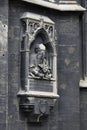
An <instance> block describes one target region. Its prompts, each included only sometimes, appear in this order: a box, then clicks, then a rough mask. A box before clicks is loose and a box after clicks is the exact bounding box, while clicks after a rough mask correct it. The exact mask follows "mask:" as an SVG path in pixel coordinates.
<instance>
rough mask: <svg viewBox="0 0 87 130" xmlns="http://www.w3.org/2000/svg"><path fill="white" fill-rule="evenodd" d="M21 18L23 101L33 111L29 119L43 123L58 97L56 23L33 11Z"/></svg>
mask: <svg viewBox="0 0 87 130" xmlns="http://www.w3.org/2000/svg"><path fill="white" fill-rule="evenodd" d="M21 20H22V27H21V29H22V30H21V36H22V41H21V91H19V93H18V96H20V100H19V104H20V108H21V109H22V110H23V111H24V112H28V113H29V114H30V115H29V117H30V118H29V120H31V119H32V120H33V117H34V120H35V122H40V119H42V117H47V116H48V115H49V113H50V109H52V108H53V106H54V103H55V100H54V99H56V98H57V97H58V95H57V65H56V64H57V55H56V44H55V40H56V35H55V24H54V22H53V21H52V20H51V19H49V18H48V17H45V16H40V15H36V14H32V13H24V14H23V16H22V17H21ZM53 64H54V65H53ZM42 99H43V100H42ZM34 120H33V121H34Z"/></svg>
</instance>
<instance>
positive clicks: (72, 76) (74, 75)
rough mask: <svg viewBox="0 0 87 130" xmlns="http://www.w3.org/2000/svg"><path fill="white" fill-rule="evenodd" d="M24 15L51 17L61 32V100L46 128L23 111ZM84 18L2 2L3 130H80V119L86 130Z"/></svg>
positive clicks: (0, 129) (0, 109)
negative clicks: (82, 82)
mask: <svg viewBox="0 0 87 130" xmlns="http://www.w3.org/2000/svg"><path fill="white" fill-rule="evenodd" d="M56 1H58V0H56ZM8 7H9V12H8ZM24 12H32V13H36V14H40V15H45V16H47V17H49V18H50V19H52V21H54V22H55V28H56V31H57V40H56V48H57V60H58V63H57V75H58V81H57V83H58V86H57V88H58V94H59V95H60V98H58V100H57V102H56V104H55V107H54V109H53V111H51V113H50V116H49V118H48V119H47V120H45V121H44V122H43V123H42V124H36V123H33V124H32V123H28V122H27V119H26V117H25V115H24V114H23V113H22V112H21V111H20V110H19V99H18V97H17V93H18V91H19V89H20V87H21V85H20V44H21V36H20V32H21V23H20V17H21V16H22V14H23V13H24ZM8 14H9V15H8ZM81 17H82V13H81V12H76V11H75V12H72V11H71V12H69V11H67V12H65V11H64V12H63V11H56V10H52V9H48V8H44V7H40V6H38V5H33V4H30V3H26V2H23V1H21V0H9V4H8V2H7V0H3V1H0V117H1V118H0V130H19V129H21V130H38V129H40V130H45V129H46V130H73V129H74V130H80V116H81V130H83V129H84V130H86V121H87V119H86V116H85V114H86V113H87V112H86V89H81V91H80V89H79V81H80V79H81V78H82V37H81V36H82V33H81V27H82V26H81V22H82V21H81ZM80 92H81V98H80ZM80 99H81V102H80ZM80 103H81V109H80ZM80 110H81V115H80Z"/></svg>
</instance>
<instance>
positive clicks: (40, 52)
mask: <svg viewBox="0 0 87 130" xmlns="http://www.w3.org/2000/svg"><path fill="white" fill-rule="evenodd" d="M34 51H35V55H34V56H33V58H32V59H31V60H32V64H31V65H30V68H29V76H31V77H36V78H41V79H51V78H52V73H51V68H50V67H49V65H48V61H47V59H46V47H45V46H44V45H43V44H42V43H41V44H37V45H36V47H35V49H34Z"/></svg>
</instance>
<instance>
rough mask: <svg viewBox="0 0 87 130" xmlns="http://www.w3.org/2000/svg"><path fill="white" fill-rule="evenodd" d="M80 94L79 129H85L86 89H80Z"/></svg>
mask: <svg viewBox="0 0 87 130" xmlns="http://www.w3.org/2000/svg"><path fill="white" fill-rule="evenodd" d="M80 93H81V96H80V100H81V102H80V110H81V116H80V119H81V130H86V129H87V100H86V99H87V89H84V88H83V89H81V90H80Z"/></svg>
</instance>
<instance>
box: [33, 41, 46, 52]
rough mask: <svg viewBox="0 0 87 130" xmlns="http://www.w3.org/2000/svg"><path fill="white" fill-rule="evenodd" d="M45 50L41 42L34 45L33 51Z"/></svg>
mask: <svg viewBox="0 0 87 130" xmlns="http://www.w3.org/2000/svg"><path fill="white" fill-rule="evenodd" d="M45 51H46V47H45V46H44V45H43V43H41V44H37V45H36V47H35V53H38V52H45Z"/></svg>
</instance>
